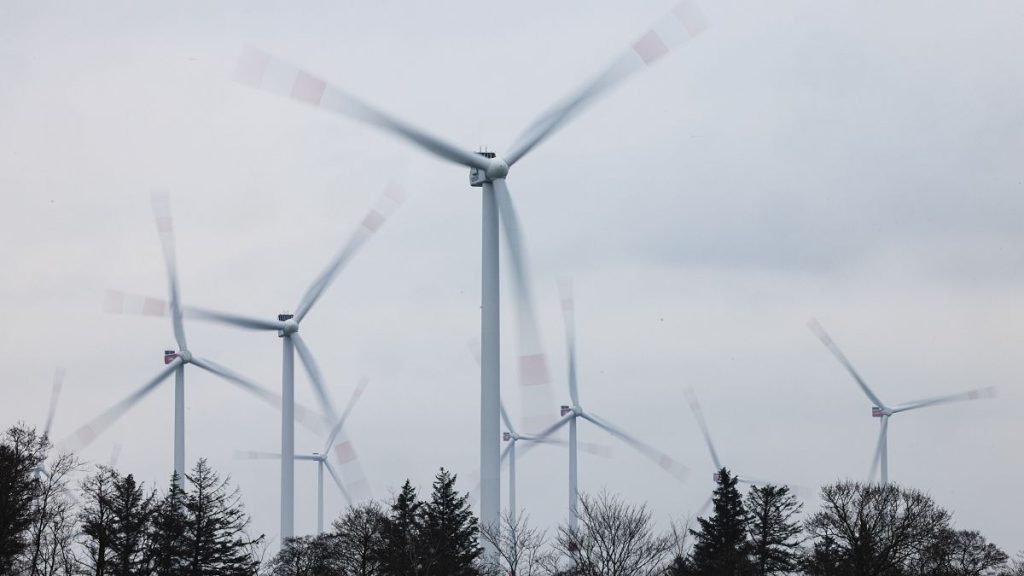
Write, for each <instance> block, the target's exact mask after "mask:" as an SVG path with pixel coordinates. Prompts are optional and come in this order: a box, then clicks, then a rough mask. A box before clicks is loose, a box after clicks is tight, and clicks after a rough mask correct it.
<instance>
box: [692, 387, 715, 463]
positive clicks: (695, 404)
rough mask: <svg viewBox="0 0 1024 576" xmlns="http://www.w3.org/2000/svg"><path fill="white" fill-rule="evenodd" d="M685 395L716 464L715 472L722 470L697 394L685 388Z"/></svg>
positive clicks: (712, 459)
mask: <svg viewBox="0 0 1024 576" xmlns="http://www.w3.org/2000/svg"><path fill="white" fill-rule="evenodd" d="M683 393H684V394H686V401H687V402H688V403H689V404H690V411H691V412H693V417H694V418H695V419H696V420H697V425H698V426H700V433H701V434H703V435H704V443H705V444H707V445H708V452H710V453H711V461H712V462H714V463H715V470H716V471H717V470H721V469H722V462H721V461H720V460H719V459H718V452H717V451H716V450H715V444H714V443H713V442H712V441H711V431H710V430H708V424H707V422H706V421H705V420H704V411H703V410H701V409H700V402H699V401H698V400H697V394H696V393H695V392H694V391H693V388H691V387H690V386H687V387H686V388H684V389H683Z"/></svg>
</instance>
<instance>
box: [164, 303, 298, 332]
mask: <svg viewBox="0 0 1024 576" xmlns="http://www.w3.org/2000/svg"><path fill="white" fill-rule="evenodd" d="M184 311H185V313H186V314H187V315H188V316H190V317H195V318H197V319H199V320H206V321H212V322H219V323H221V324H227V325H229V326H234V327H235V328H244V329H246V330H283V329H284V327H285V323H284V322H281V321H280V320H267V319H265V318H254V317H252V316H242V315H241V314H235V313H232V312H220V311H218V310H210V309H208V308H196V307H195V306H186V307H185V309H184Z"/></svg>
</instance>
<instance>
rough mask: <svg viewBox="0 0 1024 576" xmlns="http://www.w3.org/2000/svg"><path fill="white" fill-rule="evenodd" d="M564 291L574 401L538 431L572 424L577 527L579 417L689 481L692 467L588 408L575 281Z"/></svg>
mask: <svg viewBox="0 0 1024 576" xmlns="http://www.w3.org/2000/svg"><path fill="white" fill-rule="evenodd" d="M560 290H561V294H562V316H563V319H564V320H565V343H566V350H567V352H568V358H569V362H568V365H569V378H568V380H569V397H570V399H571V400H572V404H565V405H562V408H561V416H562V418H561V419H560V420H558V421H557V422H555V423H554V424H552V425H551V426H549V427H548V428H546V429H545V430H543V431H541V432H540V433H538V434H536V435H535V439H536V440H538V441H543V440H546V439H547V438H548V437H549V436H551V435H552V434H554V433H555V432H556V431H557V430H559V429H560V428H562V427H563V426H565V425H567V424H568V426H569V528H570V529H572V530H575V529H576V527H577V524H578V519H579V514H578V509H577V501H578V500H579V474H578V456H577V454H578V446H579V442H578V439H577V437H576V421H577V419H579V418H582V419H584V420H586V421H588V422H590V423H591V424H593V425H595V426H597V427H598V428H601V429H602V430H604V431H605V432H607V433H609V434H611V435H612V436H614V437H616V438H618V439H619V440H621V441H623V442H625V443H626V444H627V445H629V446H630V447H631V448H633V449H634V450H636V451H637V452H639V453H640V454H641V455H643V456H645V457H646V458H647V459H649V460H651V461H653V462H654V463H656V464H657V465H658V466H659V467H661V468H662V469H663V470H665V471H666V472H668V473H669V474H671V475H672V476H673V477H675V478H676V479H677V480H679V481H680V482H685V481H686V478H687V476H688V475H689V469H688V468H687V467H686V466H683V465H682V464H680V463H679V462H677V461H676V460H675V459H673V458H672V457H671V456H669V455H668V454H665V453H664V452H662V451H660V450H658V449H657V448H654V447H653V446H651V445H650V444H647V443H646V442H643V441H641V440H639V439H637V438H636V437H634V436H632V435H631V434H628V433H626V432H625V431H623V430H622V429H621V428H619V427H617V426H615V425H614V424H612V423H611V422H609V421H608V420H605V419H604V418H602V417H600V416H598V415H597V414H595V413H594V412H592V411H589V410H584V409H583V406H582V405H581V404H580V399H579V389H578V387H577V385H576V328H575V318H574V316H575V313H574V308H575V303H574V301H573V295H572V285H571V284H569V283H568V282H564V283H562V284H561V285H560Z"/></svg>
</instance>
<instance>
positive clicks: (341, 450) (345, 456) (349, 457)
mask: <svg viewBox="0 0 1024 576" xmlns="http://www.w3.org/2000/svg"><path fill="white" fill-rule="evenodd" d="M334 457H335V458H337V459H338V462H339V463H340V464H345V463H346V462H351V461H353V460H355V459H356V451H355V448H353V447H352V443H351V442H349V441H347V440H346V441H345V442H340V443H338V444H335V445H334Z"/></svg>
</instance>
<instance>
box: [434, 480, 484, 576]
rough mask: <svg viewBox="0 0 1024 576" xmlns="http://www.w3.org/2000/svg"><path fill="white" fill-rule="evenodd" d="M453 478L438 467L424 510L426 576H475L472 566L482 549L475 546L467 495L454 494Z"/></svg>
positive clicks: (475, 527)
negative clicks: (426, 558) (426, 552)
mask: <svg viewBox="0 0 1024 576" xmlns="http://www.w3.org/2000/svg"><path fill="white" fill-rule="evenodd" d="M455 479H456V476H454V475H452V474H451V473H449V472H448V471H447V470H445V469H444V468H441V470H440V471H439V472H438V473H437V475H436V476H435V477H434V486H433V488H434V490H433V493H432V494H431V496H430V502H428V503H427V504H426V505H425V506H424V507H423V513H422V516H423V520H422V541H423V546H424V547H425V548H426V550H428V551H429V552H428V554H429V556H428V561H427V562H426V568H427V570H426V571H425V573H426V574H429V575H437V576H470V575H474V574H476V571H475V569H474V563H475V562H476V559H477V557H479V556H480V553H481V552H482V550H483V549H482V548H481V547H480V546H479V545H478V543H477V520H476V517H475V516H473V511H472V510H470V507H469V495H468V494H461V495H460V494H459V493H458V492H456V490H455Z"/></svg>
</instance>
